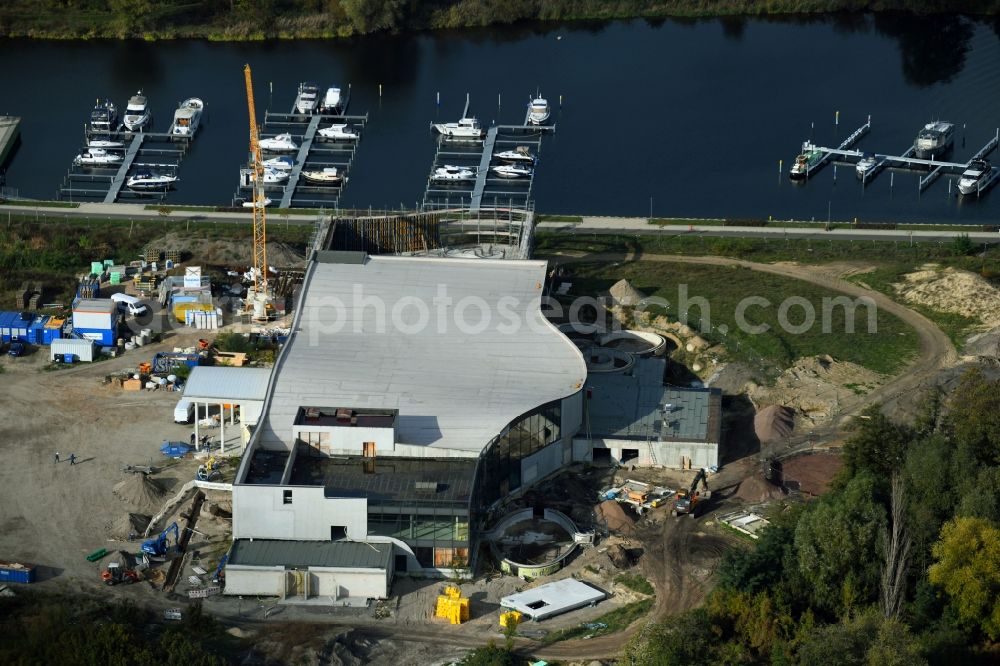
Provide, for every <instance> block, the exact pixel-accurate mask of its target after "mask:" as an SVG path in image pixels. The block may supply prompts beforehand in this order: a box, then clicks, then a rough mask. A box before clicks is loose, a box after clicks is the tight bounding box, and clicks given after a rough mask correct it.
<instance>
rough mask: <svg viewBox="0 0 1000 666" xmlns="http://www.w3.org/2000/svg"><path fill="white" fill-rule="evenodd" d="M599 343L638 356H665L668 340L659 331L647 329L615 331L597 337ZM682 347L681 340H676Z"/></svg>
mask: <svg viewBox="0 0 1000 666" xmlns="http://www.w3.org/2000/svg"><path fill="white" fill-rule="evenodd" d="M597 342H598V344H600V345H601V346H602V347H607V348H609V349H618V350H620V351H624V352H628V353H630V354H635V355H636V356H663V354H664V352H665V351H666V348H667V340H666V338H665V337H664V336H662V335H659V334H657V333H647V332H645V331H613V332H611V333H605V334H604V335H601V336H599V337H598V338H597ZM674 342H676V344H677V346H678V347H680V341H677V340H674Z"/></svg>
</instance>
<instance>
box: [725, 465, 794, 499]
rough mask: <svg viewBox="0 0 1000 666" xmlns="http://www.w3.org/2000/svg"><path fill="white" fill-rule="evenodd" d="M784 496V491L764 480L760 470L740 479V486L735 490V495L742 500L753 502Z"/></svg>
mask: <svg viewBox="0 0 1000 666" xmlns="http://www.w3.org/2000/svg"><path fill="white" fill-rule="evenodd" d="M784 496H785V493H784V491H783V490H781V488H779V487H778V486H776V485H774V484H773V483H771V482H769V481H768V480H766V479H765V478H764V476H763V475H762V474H761V473H760V472H756V473H754V475H753V476H751V477H748V478H746V479H744V480H743V481H741V482H740V487H739V488H738V489H737V490H736V497H738V498H739V499H741V500H743V501H744V502H751V503H754V504H756V503H758V502H767V501H769V500H773V499H779V498H781V497H784Z"/></svg>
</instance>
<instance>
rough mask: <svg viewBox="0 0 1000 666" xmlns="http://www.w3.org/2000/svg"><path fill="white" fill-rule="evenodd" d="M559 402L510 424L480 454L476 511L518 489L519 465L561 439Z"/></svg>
mask: <svg viewBox="0 0 1000 666" xmlns="http://www.w3.org/2000/svg"><path fill="white" fill-rule="evenodd" d="M560 405H561V401H559V400H556V401H553V402H550V403H546V404H545V405H542V406H541V407H539V408H537V409H534V410H532V411H530V412H528V413H527V414H525V415H524V416H522V417H521V418H519V419H518V420H517V421H515V422H513V423H512V424H511V425H510V427H509V428H507V430H506V431H505V432H503V433H502V434H501V435H500V436H499V437H497V438H496V440H494V441H493V442H492V443H491V444H490V445H489V446H488V447H487V448H486V451H485V452H484V453H483V455H482V458H481V459H480V461H479V468H478V470H477V473H476V500H475V504H476V507H477V509H484V508H486V507H488V506H490V505H491V504H493V503H494V502H496V501H497V500H498V499H500V498H502V497H505V496H506V495H507V494H509V493H511V492H512V491H515V490H517V489H518V488H520V487H521V461H522V460H523V459H525V458H527V457H528V456H530V455H532V454H534V453H537V452H538V451H540V450H541V449H543V448H545V447H546V446H548V445H549V444H552V443H554V442H557V441H559V438H560V437H561V436H562V432H561V423H562V420H561V419H562V414H561V408H560Z"/></svg>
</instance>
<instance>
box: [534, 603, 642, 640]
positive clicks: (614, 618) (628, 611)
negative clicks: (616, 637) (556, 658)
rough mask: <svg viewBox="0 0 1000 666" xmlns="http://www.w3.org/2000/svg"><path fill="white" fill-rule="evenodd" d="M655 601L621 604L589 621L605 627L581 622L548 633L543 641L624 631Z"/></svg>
mask: <svg viewBox="0 0 1000 666" xmlns="http://www.w3.org/2000/svg"><path fill="white" fill-rule="evenodd" d="M654 601H655V599H653V598H649V599H643V600H642V601H634V602H632V603H630V604H625V605H624V606H619V607H618V608H616V609H614V610H613V611H610V612H608V613H605V614H604V615H601V616H600V617H598V618H596V619H595V620H593V621H591V622H588V623H587V624H590V625H595V624H598V623H601V624H604V625H606V626H605V627H598V628H590V627H587V626H584V625H583V624H581V625H578V626H576V627H569V628H567V629H560V630H559V631H553V632H552V633H551V634H548V635H547V636H546V637H545V638H543V639H542V643H543V644H545V645H549V644H551V643H556V642H558V641H567V640H570V639H573V638H582V637H584V636H603V635H605V634H613V633H616V632H619V631H624V630H625V629H626V628H627V627H628V626H629V625H630V624H632V623H633V622H635V621H636V620H638V619H639V618H641V617H642V616H643V615H645V614H646V613H648V612H649V611H650V609H651V608H652V607H653V602H654Z"/></svg>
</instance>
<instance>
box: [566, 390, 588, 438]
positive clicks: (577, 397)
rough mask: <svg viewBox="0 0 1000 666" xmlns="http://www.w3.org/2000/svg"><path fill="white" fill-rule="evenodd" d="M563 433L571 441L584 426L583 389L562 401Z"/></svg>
mask: <svg viewBox="0 0 1000 666" xmlns="http://www.w3.org/2000/svg"><path fill="white" fill-rule="evenodd" d="M561 407H562V435H563V438H564V439H566V440H567V441H569V439H570V438H573V437H576V435H577V433H578V432H580V429H581V428H583V391H577V392H576V393H574V394H573V395H571V396H569V397H568V398H563V401H562V406H561Z"/></svg>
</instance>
